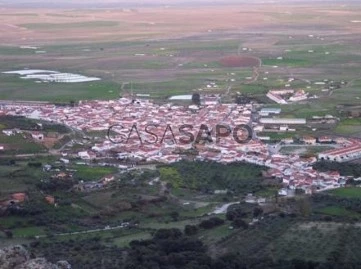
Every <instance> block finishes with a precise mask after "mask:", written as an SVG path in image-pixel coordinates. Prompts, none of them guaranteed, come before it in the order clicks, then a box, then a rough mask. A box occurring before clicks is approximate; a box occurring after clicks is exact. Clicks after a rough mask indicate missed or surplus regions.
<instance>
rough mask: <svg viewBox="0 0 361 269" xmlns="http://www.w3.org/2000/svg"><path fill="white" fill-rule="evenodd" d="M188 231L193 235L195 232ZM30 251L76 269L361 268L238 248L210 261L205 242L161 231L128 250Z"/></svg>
mask: <svg viewBox="0 0 361 269" xmlns="http://www.w3.org/2000/svg"><path fill="white" fill-rule="evenodd" d="M186 230H189V231H190V230H192V232H193V228H188V229H187V228H186ZM355 232H357V231H355ZM350 235H351V234H350ZM352 235H353V234H352ZM346 241H347V240H343V241H342V242H345V243H347V242H346ZM355 244H356V245H357V242H355ZM356 245H355V246H356ZM341 246H344V247H345V245H343V244H342V245H340V247H341ZM29 247H30V249H31V251H32V252H33V253H34V254H35V255H36V256H45V257H46V258H47V259H48V260H50V261H56V260H59V259H63V260H67V261H69V263H70V264H71V265H72V268H74V269H78V268H89V269H93V268H109V269H113V268H114V269H115V268H117V269H134V268H139V269H148V268H154V269H178V268H179V269H183V268H185V269H198V268H201V269H236V268H237V269H250V268H252V269H356V268H360V265H361V263H360V261H357V260H353V261H351V262H347V261H345V260H344V259H343V258H342V257H341V256H342V255H341V256H337V255H336V254H337V253H336V252H335V253H331V255H330V257H329V258H328V259H327V260H325V261H324V262H318V261H309V260H307V257H305V258H301V259H290V260H277V259H275V257H268V256H259V257H254V256H253V257H247V256H245V254H244V253H239V251H241V250H240V249H238V248H235V249H234V250H233V251H232V252H231V253H228V254H226V255H224V256H221V257H211V256H209V254H208V252H207V247H206V246H205V245H204V244H203V242H201V241H200V240H199V239H197V238H196V236H190V235H187V232H186V233H185V234H184V233H182V232H181V231H180V230H179V229H161V230H158V231H156V232H155V233H154V234H153V237H152V239H149V240H142V241H132V242H131V243H130V247H129V248H119V247H116V246H112V245H111V244H109V243H107V244H104V243H103V242H102V240H101V238H100V237H93V238H88V239H76V240H73V239H71V240H67V241H66V240H61V241H56V240H42V241H36V242H33V243H31V244H30V246H29ZM337 251H339V250H337ZM340 251H342V250H341V249H340ZM338 257H339V258H338Z"/></svg>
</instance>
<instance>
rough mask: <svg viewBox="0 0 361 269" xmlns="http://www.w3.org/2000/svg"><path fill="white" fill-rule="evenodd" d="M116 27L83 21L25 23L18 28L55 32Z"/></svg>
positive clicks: (113, 24)
mask: <svg viewBox="0 0 361 269" xmlns="http://www.w3.org/2000/svg"><path fill="white" fill-rule="evenodd" d="M117 25H118V23H117V22H114V21H85V22H73V23H27V24H20V25H19V26H20V27H24V28H27V29H32V30H56V29H66V28H69V29H73V28H93V27H114V26H117Z"/></svg>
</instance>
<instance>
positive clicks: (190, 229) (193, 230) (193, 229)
mask: <svg viewBox="0 0 361 269" xmlns="http://www.w3.org/2000/svg"><path fill="white" fill-rule="evenodd" d="M184 233H185V234H186V235H188V236H191V235H195V234H197V233H198V227H197V226H195V225H186V227H185V228H184Z"/></svg>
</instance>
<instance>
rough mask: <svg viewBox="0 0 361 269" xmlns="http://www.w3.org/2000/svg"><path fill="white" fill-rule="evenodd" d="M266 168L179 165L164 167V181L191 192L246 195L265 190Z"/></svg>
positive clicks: (200, 164) (190, 163)
mask: <svg viewBox="0 0 361 269" xmlns="http://www.w3.org/2000/svg"><path fill="white" fill-rule="evenodd" d="M263 170H264V168H263V167H261V166H257V165H252V164H246V163H239V164H237V163H233V164H229V165H223V164H218V163H212V162H185V161H182V162H178V163H175V164H172V165H168V166H160V168H159V171H160V178H161V180H163V181H166V182H168V183H170V184H171V185H172V187H173V188H180V187H181V188H188V189H195V190H202V191H204V192H206V193H207V192H210V193H213V192H214V191H215V190H228V191H229V192H233V193H237V194H240V193H242V194H246V193H249V192H256V191H259V190H261V189H262V188H263V187H262V186H261V181H262V175H261V172H262V171H263Z"/></svg>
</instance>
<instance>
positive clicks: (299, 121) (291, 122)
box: [259, 118, 306, 125]
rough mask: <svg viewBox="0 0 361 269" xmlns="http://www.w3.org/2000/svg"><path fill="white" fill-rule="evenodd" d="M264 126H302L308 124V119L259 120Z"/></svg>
mask: <svg viewBox="0 0 361 269" xmlns="http://www.w3.org/2000/svg"><path fill="white" fill-rule="evenodd" d="M259 122H260V123H262V124H276V125H302V124H306V119H300V118H295V119H292V118H290V119H288V118H261V119H260V120H259Z"/></svg>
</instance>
